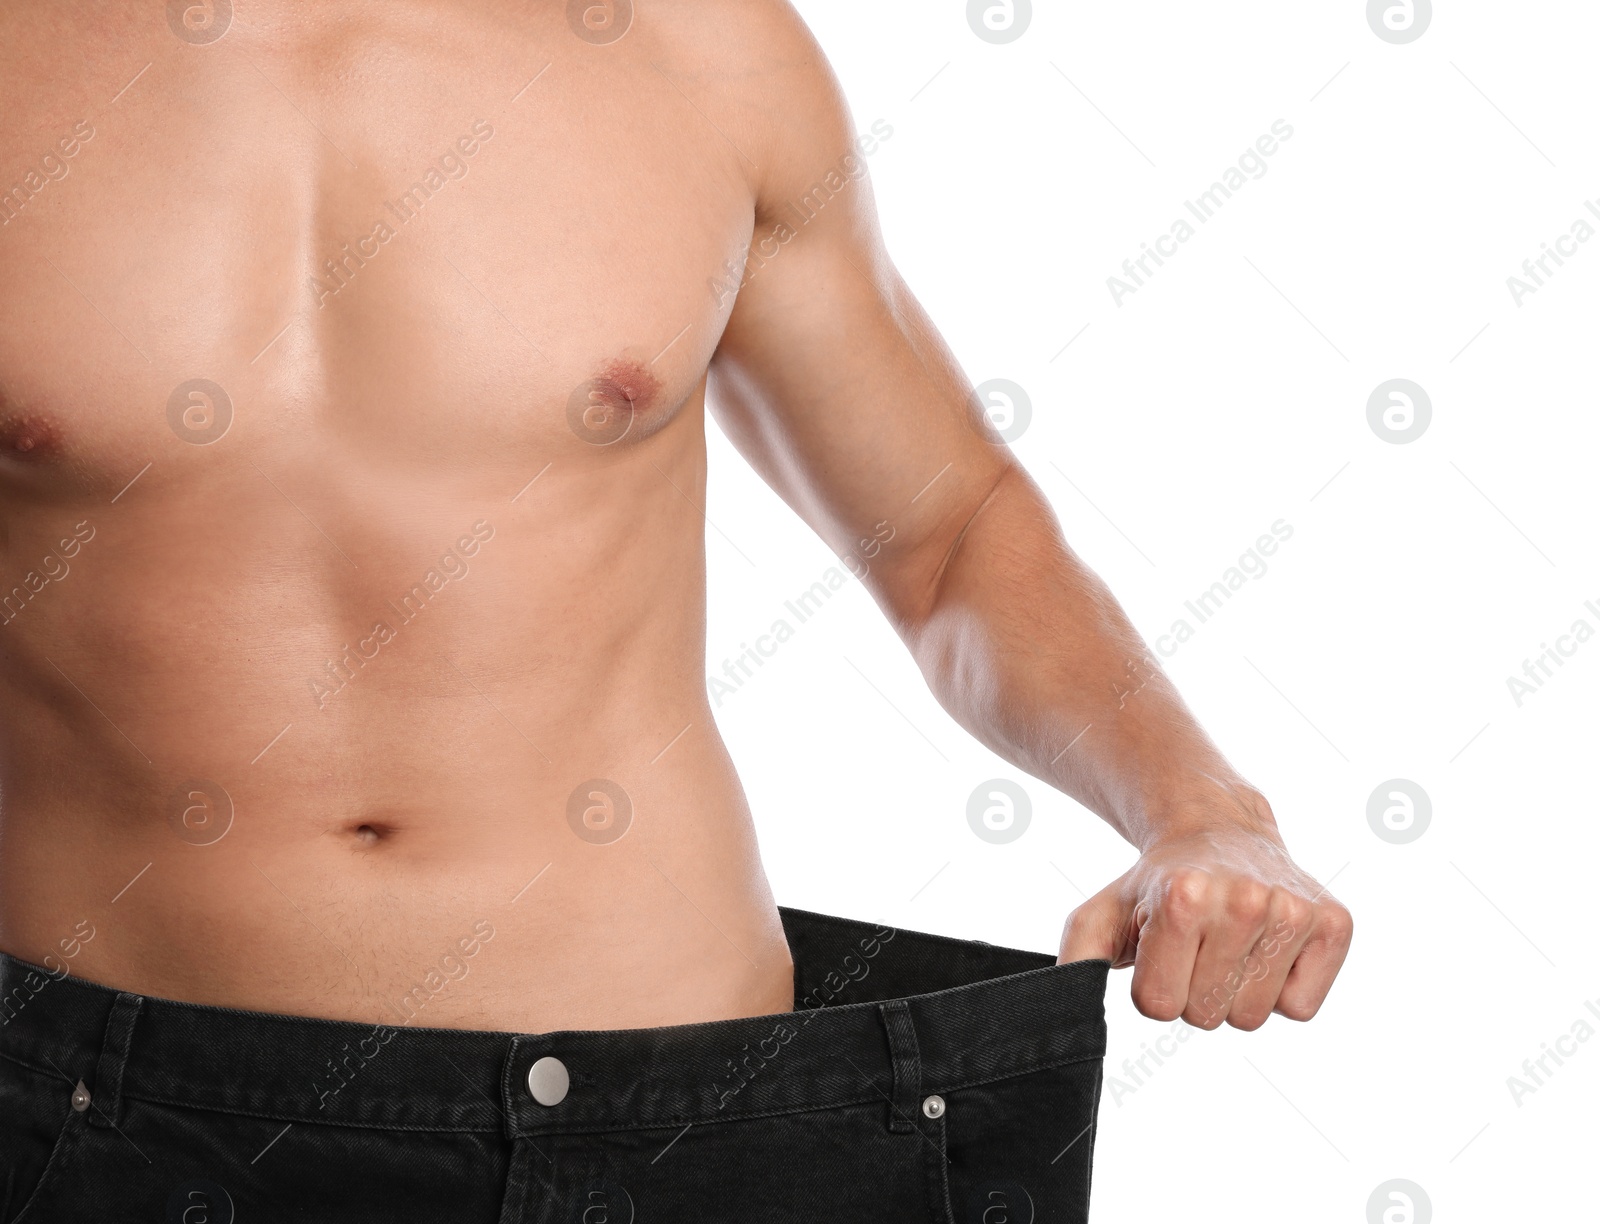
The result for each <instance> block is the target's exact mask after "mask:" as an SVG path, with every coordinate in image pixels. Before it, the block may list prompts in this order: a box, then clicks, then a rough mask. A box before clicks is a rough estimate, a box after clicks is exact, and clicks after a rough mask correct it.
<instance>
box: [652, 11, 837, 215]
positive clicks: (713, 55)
mask: <svg viewBox="0 0 1600 1224" xmlns="http://www.w3.org/2000/svg"><path fill="white" fill-rule="evenodd" d="M649 14H650V18H651V21H652V23H653V25H654V28H653V29H652V30H651V31H650V33H651V35H652V38H653V40H655V41H656V42H657V45H658V46H659V47H660V50H661V53H662V55H663V56H664V57H665V62H663V63H662V64H661V67H662V68H663V69H664V70H665V69H668V68H669V65H670V66H671V67H672V68H675V69H676V70H677V71H679V72H683V73H685V74H687V76H688V78H689V83H692V84H694V85H696V86H698V87H700V88H701V89H703V90H704V91H705V94H704V95H703V97H704V100H705V101H706V102H707V103H708V104H709V105H711V106H714V107H716V108H717V109H718V111H719V112H720V113H719V114H718V115H717V116H716V118H717V120H718V121H719V122H721V121H722V120H724V119H725V120H726V122H727V124H728V125H729V127H728V130H727V132H726V135H727V137H728V138H729V139H730V140H733V141H735V142H737V145H738V148H739V152H740V155H741V158H742V160H743V162H744V168H745V172H746V177H747V179H748V181H749V182H750V185H751V190H752V195H753V197H754V198H755V200H756V208H757V213H758V215H759V214H762V213H766V212H770V211H772V210H773V209H774V207H775V206H776V205H777V204H778V203H780V202H782V201H787V200H792V199H793V198H795V196H796V194H797V193H802V194H803V192H804V190H805V189H806V188H807V187H808V186H809V185H810V184H811V183H813V182H814V181H815V180H817V179H818V177H819V176H823V175H826V174H828V173H830V172H831V171H836V170H838V168H839V165H840V162H841V159H843V161H844V162H845V163H846V164H847V165H846V172H847V173H848V164H849V163H851V162H852V161H853V159H854V158H855V156H856V154H857V152H858V149H859V145H860V141H861V139H862V138H861V137H859V136H858V135H857V133H856V131H855V128H854V124H853V120H852V118H851V115H850V110H849V105H848V103H847V102H846V100H845V96H844V91H843V89H842V88H841V87H840V84H839V81H838V78H837V77H836V76H835V75H834V72H833V69H832V67H831V66H830V65H829V63H828V59H827V56H826V55H825V54H824V52H823V49H822V47H821V45H820V44H819V43H818V42H817V40H816V38H815V37H814V36H813V35H812V33H811V30H810V29H809V28H808V27H807V25H806V23H805V21H804V20H803V19H802V18H801V16H800V14H799V13H798V12H796V11H795V8H794V5H793V4H791V3H789V0H655V3H653V4H652V5H651V7H650V9H649ZM687 87H688V85H687V84H686V85H685V88H687Z"/></svg>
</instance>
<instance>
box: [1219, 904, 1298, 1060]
mask: <svg viewBox="0 0 1600 1224" xmlns="http://www.w3.org/2000/svg"><path fill="white" fill-rule="evenodd" d="M1312 913H1313V907H1312V905H1311V903H1310V902H1308V901H1306V900H1305V898H1303V897H1300V896H1297V895H1296V894H1294V893H1291V892H1287V891H1284V890H1282V889H1275V890H1273V895H1272V898H1271V900H1270V901H1269V902H1268V905H1267V927H1266V930H1265V932H1263V934H1262V936H1261V938H1260V939H1258V940H1256V942H1255V946H1254V947H1253V948H1251V949H1250V952H1249V954H1248V955H1246V957H1245V958H1244V964H1243V965H1242V966H1241V971H1242V973H1243V976H1244V986H1243V988H1242V989H1241V990H1240V991H1239V992H1238V995H1237V997H1235V998H1234V1000H1233V1003H1232V1004H1231V1006H1229V1008H1228V1023H1229V1024H1230V1025H1232V1026H1233V1027H1234V1028H1237V1029H1243V1030H1244V1031H1245V1032H1254V1031H1255V1030H1256V1029H1258V1028H1260V1027H1261V1026H1262V1025H1263V1024H1265V1023H1266V1022H1267V1019H1268V1017H1270V1016H1271V1015H1272V1012H1273V1009H1274V1008H1275V1007H1276V1006H1277V1002H1278V996H1279V995H1280V994H1282V993H1283V985H1284V982H1285V981H1286V980H1287V979H1288V977H1289V971H1290V969H1291V968H1293V966H1294V962H1295V958H1296V957H1297V956H1299V954H1300V949H1301V948H1303V947H1304V946H1305V944H1306V941H1307V940H1308V939H1310V938H1311V916H1312Z"/></svg>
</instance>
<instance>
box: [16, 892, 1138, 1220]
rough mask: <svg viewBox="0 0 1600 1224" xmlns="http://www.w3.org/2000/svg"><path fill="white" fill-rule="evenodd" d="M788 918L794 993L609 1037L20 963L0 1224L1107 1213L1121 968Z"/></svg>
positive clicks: (812, 917)
mask: <svg viewBox="0 0 1600 1224" xmlns="http://www.w3.org/2000/svg"><path fill="white" fill-rule="evenodd" d="M781 913H782V917H783V922H784V928H785V931H786V933H787V935H788V939H789V944H790V948H791V950H792V952H793V956H794V961H795V1010H794V1011H792V1012H787V1013H783V1014H781V1015H769V1016H758V1017H753V1018H749V1019H741V1020H726V1021H716V1022H712V1023H707V1024H691V1025H678V1026H672V1027H667V1028H656V1029H631V1030H618V1031H605V1032H597V1031H583V1032H559V1033H540V1034H513V1033H491V1032H474V1031H461V1030H451V1029H425V1028H413V1027H405V1026H398V1025H395V1026H390V1025H382V1024H378V1025H373V1024H352V1023H345V1022H338V1021H328V1020H313V1019H305V1018H298V1017H290V1016H278V1015H268V1014H264V1013H258V1012H243V1011H235V1010H230V1009H227V1008H217V1007H202V1006H198V1005H194V1004H188V1003H180V1002H174V1001H171V1000H165V999H155V998H148V997H142V996H138V995H133V994H129V993H126V992H121V991H117V990H113V989H109V988H107V987H103V986H97V985H94V984H91V983H87V982H83V981H81V980H79V979H77V978H71V977H59V978H58V977H55V976H52V974H51V973H50V972H49V971H47V970H45V969H42V968H38V967H36V966H32V965H28V964H26V963H24V962H22V961H18V960H15V959H13V958H10V957H0V1179H3V1180H0V1224H17V1222H19V1221H21V1222H25V1224H59V1222H71V1224H78V1222H80V1221H82V1222H88V1221H95V1222H97V1224H99V1222H104V1224H113V1222H119V1221H141V1222H144V1224H149V1222H152V1221H172V1222H174V1224H233V1222H234V1221H238V1222H239V1224H256V1222H269V1224H284V1222H287V1221H330V1222H332V1221H337V1222H338V1224H367V1222H369V1221H370V1222H372V1224H379V1222H382V1224H393V1222H394V1221H397V1220H406V1221H419V1222H422V1224H432V1222H433V1221H440V1222H446V1221H447V1222H449V1224H523V1222H534V1221H537V1222H539V1224H545V1222H553V1221H564V1222H570V1224H632V1221H635V1220H637V1221H640V1222H641V1224H656V1222H668V1224H670V1222H672V1221H680V1220H681V1221H691V1220H692V1221H696V1222H697V1224H721V1222H727V1224H733V1222H734V1221H738V1222H739V1224H750V1222H760V1224H766V1222H769V1221H773V1222H785V1221H795V1222H800V1221H804V1222H805V1224H815V1222H816V1221H840V1222H854V1221H861V1222H862V1224H867V1222H871V1224H886V1222H887V1224H898V1222H901V1221H904V1222H905V1224H912V1222H915V1224H928V1222H935V1224H956V1222H958V1221H959V1222H960V1224H1031V1222H1033V1221H1039V1222H1040V1224H1045V1222H1052V1224H1053V1222H1056V1221H1077V1220H1085V1219H1087V1218H1088V1210H1089V1180H1090V1166H1091V1159H1092V1154H1093V1151H1094V1121H1095V1111H1096V1108H1097V1106H1098V1103H1099V1095H1100V1077H1101V1062H1102V1059H1103V1057H1104V1054H1105V1014H1104V996H1105V985H1106V974H1107V970H1108V966H1107V964H1106V962H1105V961H1079V962H1077V963H1074V964H1069V965H1060V966H1058V965H1055V964H1054V963H1053V958H1051V957H1049V956H1044V955H1041V954H1038V953H1033V952H1019V951H1015V950H1012V949H1007V948H997V947H991V946H990V945H988V944H982V943H974V942H966V941H962V940H955V939H946V938H943V937H940V936H934V935H926V934H920V933H918V932H914V931H904V930H894V929H891V928H888V927H882V926H873V925H872V924H870V923H862V922H854V921H848V920H845V919H841V918H832V917H827V916H824V915H820V914H811V913H806V912H804V911H800V910H793V909H784V910H782V911H781ZM549 1057H553V1058H556V1059H559V1060H560V1062H561V1064H562V1065H563V1066H564V1068H565V1070H566V1072H567V1078H568V1083H569V1086H568V1088H567V1091H566V1095H565V1096H564V1097H563V1098H561V1099H560V1100H559V1101H558V1102H556V1103H554V1104H541V1103H539V1101H537V1100H535V1099H534V1097H533V1095H531V1092H530V1088H529V1084H528V1073H529V1069H530V1067H532V1066H533V1064H534V1063H535V1062H536V1061H538V1060H540V1059H543V1058H549ZM558 1078H559V1077H558ZM80 1082H81V1083H82V1084H83V1086H84V1087H85V1088H86V1089H87V1092H86V1093H79V1094H77V1099H76V1103H75V1101H74V1088H75V1087H76V1086H77V1085H78V1084H79V1083H80ZM544 1095H547V1096H549V1095H552V1094H550V1093H545V1094H544ZM85 1097H87V1101H85Z"/></svg>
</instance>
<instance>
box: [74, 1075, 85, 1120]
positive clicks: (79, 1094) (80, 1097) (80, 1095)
mask: <svg viewBox="0 0 1600 1224" xmlns="http://www.w3.org/2000/svg"><path fill="white" fill-rule="evenodd" d="M72 1108H73V1109H75V1110H77V1111H78V1112H79V1113H82V1112H83V1111H84V1110H86V1109H88V1108H89V1090H88V1089H87V1088H85V1087H84V1085H83V1081H82V1080H79V1081H78V1086H77V1087H76V1088H74V1089H73V1090H72Z"/></svg>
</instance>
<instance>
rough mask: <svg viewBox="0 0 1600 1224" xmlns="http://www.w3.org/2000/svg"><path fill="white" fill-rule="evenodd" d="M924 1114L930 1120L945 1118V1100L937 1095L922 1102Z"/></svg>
mask: <svg viewBox="0 0 1600 1224" xmlns="http://www.w3.org/2000/svg"><path fill="white" fill-rule="evenodd" d="M922 1112H923V1113H924V1114H926V1115H927V1116H928V1117H930V1118H942V1117H944V1098H943V1097H942V1096H939V1095H938V1094H937V1093H935V1094H934V1095H933V1096H931V1097H929V1098H927V1100H925V1101H923V1102H922Z"/></svg>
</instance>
